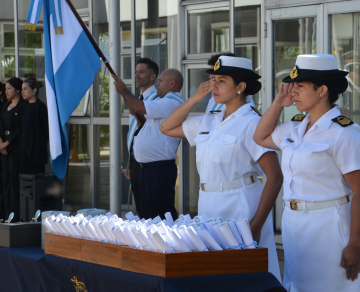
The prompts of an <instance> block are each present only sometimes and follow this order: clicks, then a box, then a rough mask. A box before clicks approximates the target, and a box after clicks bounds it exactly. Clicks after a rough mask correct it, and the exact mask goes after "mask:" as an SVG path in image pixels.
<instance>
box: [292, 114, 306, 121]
mask: <svg viewBox="0 0 360 292" xmlns="http://www.w3.org/2000/svg"><path fill="white" fill-rule="evenodd" d="M305 118H306V115H296V116H294V117H293V118H292V119H291V120H292V121H293V122H302V121H303V119H305Z"/></svg>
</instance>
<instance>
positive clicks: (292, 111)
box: [262, 5, 323, 243]
mask: <svg viewBox="0 0 360 292" xmlns="http://www.w3.org/2000/svg"><path fill="white" fill-rule="evenodd" d="M321 11H322V7H321V5H311V6H302V7H293V8H282V9H269V10H266V25H265V28H266V31H265V46H266V49H264V50H263V54H264V55H263V59H264V60H265V62H264V63H265V64H266V68H264V70H262V76H263V90H264V91H265V95H264V96H265V97H266V98H265V100H264V102H266V106H265V105H264V108H268V107H269V106H270V105H271V103H272V101H273V100H274V98H275V95H276V93H277V92H278V91H279V88H280V85H281V83H282V79H283V78H284V77H286V76H287V75H289V74H290V71H291V69H292V67H293V66H294V64H295V61H296V57H297V56H298V55H299V54H316V53H322V45H323V40H322V38H321V37H322V30H323V24H322V18H321V16H322V14H321ZM264 63H263V64H264ZM264 79H265V80H264ZM298 113H299V111H298V110H297V109H296V106H295V104H294V105H292V106H290V107H288V108H286V109H284V110H283V112H282V115H281V117H280V120H279V123H280V124H282V123H286V122H288V121H290V120H291V118H292V117H293V116H294V115H296V114H298ZM282 197H283V193H282V191H281V193H280V194H279V197H278V199H277V202H276V204H275V207H274V229H275V231H276V233H277V234H278V235H277V236H276V242H277V243H282V241H281V236H280V234H281V217H282V212H283V200H282Z"/></svg>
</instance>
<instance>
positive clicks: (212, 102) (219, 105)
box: [205, 95, 256, 113]
mask: <svg viewBox="0 0 360 292" xmlns="http://www.w3.org/2000/svg"><path fill="white" fill-rule="evenodd" d="M246 103H249V104H250V105H251V106H253V107H256V106H255V102H254V100H253V99H252V97H251V95H248V96H247V97H246ZM224 109H226V105H225V104H223V103H216V102H215V98H214V96H212V97H211V98H210V99H209V102H208V105H207V107H206V110H205V112H206V113H207V112H209V111H217V110H224Z"/></svg>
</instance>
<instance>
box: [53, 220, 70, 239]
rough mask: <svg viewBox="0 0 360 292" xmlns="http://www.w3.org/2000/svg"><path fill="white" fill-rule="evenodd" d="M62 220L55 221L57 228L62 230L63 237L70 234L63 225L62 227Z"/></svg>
mask: <svg viewBox="0 0 360 292" xmlns="http://www.w3.org/2000/svg"><path fill="white" fill-rule="evenodd" d="M61 220H62V219H56V220H55V221H54V224H55V225H56V226H57V228H58V229H59V230H61V234H62V235H68V233H67V231H66V230H65V229H64V228H63V227H62V225H60V221H61Z"/></svg>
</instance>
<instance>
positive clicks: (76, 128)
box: [65, 125, 91, 209]
mask: <svg viewBox="0 0 360 292" xmlns="http://www.w3.org/2000/svg"><path fill="white" fill-rule="evenodd" d="M70 133H71V135H70V139H69V148H70V157H69V166H68V174H67V181H66V195H65V199H67V200H69V201H70V202H71V203H72V204H73V205H74V206H76V209H80V207H82V208H86V207H89V206H90V165H91V157H90V145H91V140H90V126H89V125H70ZM66 203H69V202H66Z"/></svg>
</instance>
